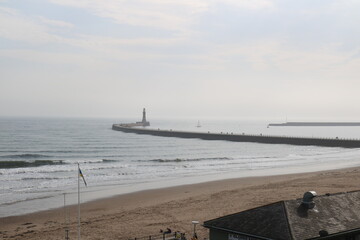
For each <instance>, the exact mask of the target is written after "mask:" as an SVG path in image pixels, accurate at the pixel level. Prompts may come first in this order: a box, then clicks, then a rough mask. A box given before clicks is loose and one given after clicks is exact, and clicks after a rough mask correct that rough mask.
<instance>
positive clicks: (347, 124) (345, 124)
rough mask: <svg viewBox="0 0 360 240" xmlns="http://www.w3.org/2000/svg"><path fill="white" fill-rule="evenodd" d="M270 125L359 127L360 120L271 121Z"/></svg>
mask: <svg viewBox="0 0 360 240" xmlns="http://www.w3.org/2000/svg"><path fill="white" fill-rule="evenodd" d="M268 126H269V127H359V126H360V122H286V123H270V124H269V125H268Z"/></svg>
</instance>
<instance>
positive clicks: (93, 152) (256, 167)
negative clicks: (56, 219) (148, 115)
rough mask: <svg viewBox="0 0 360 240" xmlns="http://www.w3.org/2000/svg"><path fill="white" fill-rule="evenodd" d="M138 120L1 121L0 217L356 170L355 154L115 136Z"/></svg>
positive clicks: (260, 128)
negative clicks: (117, 127) (147, 193)
mask: <svg viewBox="0 0 360 240" xmlns="http://www.w3.org/2000/svg"><path fill="white" fill-rule="evenodd" d="M136 120H139V119H132V120H131V119H65V118H64V119H54V118H53V119H45V118H0V186H1V188H0V217H4V216H10V215H20V214H25V213H30V212H34V211H39V210H45V209H49V208H55V207H61V206H62V204H63V193H66V195H67V202H68V204H75V203H76V193H77V180H78V179H77V163H80V167H81V169H82V172H83V174H84V176H85V178H86V181H87V183H88V187H87V188H85V186H84V185H82V187H81V191H82V195H81V196H82V201H89V200H94V199H99V198H103V197H108V196H112V195H115V194H121V193H128V192H134V191H139V190H144V189H151V188H160V187H167V186H175V185H181V184H190V183H197V182H203V181H211V180H219V179H226V178H235V177H247V176H263V175H273V174H285V173H295V172H309V171H318V170H327V169H336V168H344V167H351V166H358V165H359V164H360V159H359V156H360V149H344V148H328V147H316V146H292V145H280V144H259V143H237V142H226V141H205V140H200V139H179V138H166V137H156V136H148V135H136V134H133V133H123V132H119V131H113V130H112V129H111V126H112V124H113V123H121V122H134V121H136ZM199 120H200V123H201V127H200V128H197V127H196V125H197V123H198V120H197V119H196V120H156V119H155V120H151V119H150V122H151V126H150V128H155V129H158V128H160V129H168V130H169V129H173V130H185V131H201V132H208V131H210V132H217V133H220V132H223V133H224V134H226V133H233V134H241V133H245V134H257V135H258V134H262V135H278V136H283V135H286V136H303V137H327V138H328V137H331V138H335V137H339V138H360V127H271V128H267V124H268V123H270V121H269V122H265V121H241V120H238V121H237V120H206V119H199Z"/></svg>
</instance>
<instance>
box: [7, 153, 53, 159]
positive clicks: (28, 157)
mask: <svg viewBox="0 0 360 240" xmlns="http://www.w3.org/2000/svg"><path fill="white" fill-rule="evenodd" d="M45 157H49V156H47V155H42V154H31V153H25V154H13V155H5V156H0V158H11V159H14V158H26V159H32V158H45Z"/></svg>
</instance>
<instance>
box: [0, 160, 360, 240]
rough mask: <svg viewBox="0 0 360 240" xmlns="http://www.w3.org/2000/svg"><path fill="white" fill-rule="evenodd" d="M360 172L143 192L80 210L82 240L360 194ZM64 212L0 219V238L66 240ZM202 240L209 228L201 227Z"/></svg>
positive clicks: (188, 229) (73, 218)
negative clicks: (306, 197)
mask: <svg viewBox="0 0 360 240" xmlns="http://www.w3.org/2000/svg"><path fill="white" fill-rule="evenodd" d="M359 183H360V168H359V167H357V168H349V169H341V170H332V171H322V172H314V173H305V174H291V175H280V176H269V177H250V178H238V179H230V180H222V181H215V182H206V183H201V184H193V185H184V186H178V187H171V188H165V189H156V190H148V191H141V192H136V193H131V194H125V195H119V196H116V197H112V198H108V199H102V200H97V201H93V202H88V203H84V204H82V205H81V212H82V215H81V216H82V219H81V222H82V228H81V236H82V239H89V240H93V239H94V240H95V239H134V238H138V239H139V238H141V237H145V236H149V235H158V234H159V231H160V229H166V228H170V229H172V230H173V231H181V232H185V233H186V236H187V237H188V239H190V236H191V233H192V229H193V226H192V223H191V221H193V220H197V221H199V222H200V224H201V223H202V222H203V221H206V220H209V219H213V218H216V217H220V216H223V215H227V214H230V213H235V212H239V211H243V210H246V209H250V208H254V207H257V206H261V205H264V204H268V203H272V202H276V201H280V200H286V199H296V198H301V197H302V195H303V193H304V192H306V191H309V190H314V191H316V192H317V193H318V194H319V195H322V194H325V193H336V192H346V191H353V190H358V189H360V187H359ZM68 210H69V212H70V226H69V237H70V239H77V208H76V206H69V207H68ZM64 216H65V215H64V209H62V208H60V209H55V210H49V211H43V212H38V213H33V214H28V215H23V216H15V217H6V218H2V219H1V220H0V222H1V225H0V226H1V227H0V239H35V240H36V239H64V235H65V234H64V233H65V231H64V221H65V220H64V218H65V217H64ZM197 232H198V236H199V239H204V238H207V237H208V232H207V229H205V228H203V227H202V226H198V227H197Z"/></svg>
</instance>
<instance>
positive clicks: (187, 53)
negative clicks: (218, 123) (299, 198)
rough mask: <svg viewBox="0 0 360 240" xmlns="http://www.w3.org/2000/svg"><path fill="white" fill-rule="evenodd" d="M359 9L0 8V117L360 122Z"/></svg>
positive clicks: (327, 4)
mask: <svg viewBox="0 0 360 240" xmlns="http://www.w3.org/2000/svg"><path fill="white" fill-rule="evenodd" d="M359 12H360V1H355V0H347V1H342V0H341V1H340V0H302V1H297V0H181V1H178V0H177V1H175V0H0V116H5V117H8V116H10V117H19V116H22V117H27V116H31V117H114V118H122V117H138V118H141V113H142V108H144V107H145V108H146V109H147V113H148V118H235V119H264V120H265V119H268V120H279V121H281V120H284V121H285V119H287V120H294V121H295V120H313V121H315V120H328V121H338V120H341V121H360V108H359V107H358V103H360V93H359V91H360V41H359V40H360V27H359V26H358V25H359V22H360V14H359Z"/></svg>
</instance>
